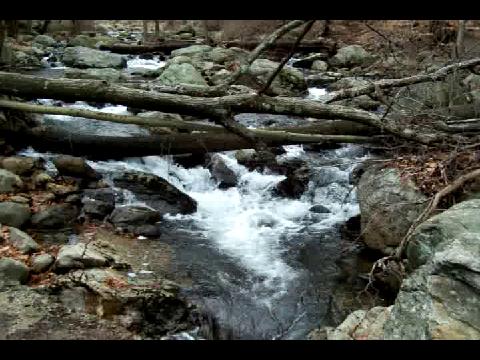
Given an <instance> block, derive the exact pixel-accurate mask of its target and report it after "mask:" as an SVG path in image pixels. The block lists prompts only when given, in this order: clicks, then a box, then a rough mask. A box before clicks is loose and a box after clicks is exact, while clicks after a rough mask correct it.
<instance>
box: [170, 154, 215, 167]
mask: <svg viewBox="0 0 480 360" xmlns="http://www.w3.org/2000/svg"><path fill="white" fill-rule="evenodd" d="M206 156H207V154H202V153H195V154H183V155H173V156H172V157H173V160H174V161H175V163H177V164H179V165H181V166H183V167H184V168H186V169H191V168H194V167H196V166H205V164H206V163H207V159H206Z"/></svg>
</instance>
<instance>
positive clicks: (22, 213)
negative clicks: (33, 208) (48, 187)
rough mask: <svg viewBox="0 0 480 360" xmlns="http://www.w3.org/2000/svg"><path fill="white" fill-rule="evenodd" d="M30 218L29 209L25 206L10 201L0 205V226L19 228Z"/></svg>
mask: <svg viewBox="0 0 480 360" xmlns="http://www.w3.org/2000/svg"><path fill="white" fill-rule="evenodd" d="M30 217H31V212H30V207H29V206H28V205H26V204H19V203H16V202H10V201H4V202H1V203H0V224H3V225H7V226H13V227H16V228H21V227H22V226H23V225H25V224H26V223H27V222H28V220H30Z"/></svg>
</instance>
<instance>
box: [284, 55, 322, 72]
mask: <svg viewBox="0 0 480 360" xmlns="http://www.w3.org/2000/svg"><path fill="white" fill-rule="evenodd" d="M327 57H328V55H327V54H321V53H316V54H311V55H308V56H306V57H304V58H303V59H300V60H296V61H294V62H293V64H292V66H293V67H296V68H303V69H310V68H311V69H312V70H315V69H313V64H314V63H315V61H320V62H322V63H324V64H326V63H325V62H323V61H322V60H324V59H326V58H327ZM325 70H327V69H326V68H325Z"/></svg>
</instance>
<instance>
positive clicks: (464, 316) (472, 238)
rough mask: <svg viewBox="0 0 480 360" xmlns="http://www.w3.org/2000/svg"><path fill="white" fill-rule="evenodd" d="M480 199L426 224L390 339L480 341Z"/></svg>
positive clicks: (417, 237)
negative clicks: (479, 219)
mask: <svg viewBox="0 0 480 360" xmlns="http://www.w3.org/2000/svg"><path fill="white" fill-rule="evenodd" d="M479 212H480V200H470V201H464V202H461V203H459V204H457V205H455V206H452V207H451V208H450V209H448V210H446V211H444V212H442V213H440V214H438V215H435V216H433V217H431V218H430V219H428V220H427V221H425V222H424V223H422V224H421V225H420V226H419V227H417V229H416V230H415V232H414V233H413V235H412V238H411V240H410V242H409V244H408V246H407V258H408V261H409V265H410V266H411V268H412V269H413V270H414V271H413V272H412V274H411V275H410V276H409V277H408V278H407V279H405V280H404V281H403V284H402V287H401V289H400V292H399V294H398V296H397V299H396V301H395V304H394V305H393V308H392V312H391V316H390V317H389V318H388V319H387V321H386V323H385V330H384V332H385V339H402V340H409V339H463V340H466V339H479V338H480V296H479V293H480V257H479V254H480V242H479V241H478V239H479V238H480V223H479V222H478V214H479Z"/></svg>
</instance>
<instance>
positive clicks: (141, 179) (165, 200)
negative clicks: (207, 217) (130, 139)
mask: <svg viewBox="0 0 480 360" xmlns="http://www.w3.org/2000/svg"><path fill="white" fill-rule="evenodd" d="M113 181H114V182H115V185H116V186H118V187H121V188H124V189H128V190H130V191H132V192H134V193H135V195H136V196H137V199H138V200H139V201H144V202H145V203H146V204H147V205H149V206H151V207H152V208H154V209H155V210H157V211H158V212H160V214H162V215H164V214H166V213H170V214H178V213H181V214H190V213H192V212H195V211H196V210H197V202H196V201H195V200H194V199H192V198H191V197H190V196H188V195H187V194H185V193H183V192H182V191H180V190H178V189H177V188H176V187H175V186H173V185H171V184H170V183H169V182H168V181H166V180H165V179H163V178H161V177H159V176H156V175H153V174H148V173H142V172H125V173H123V174H121V175H117V176H116V177H115V178H114V179H113Z"/></svg>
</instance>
